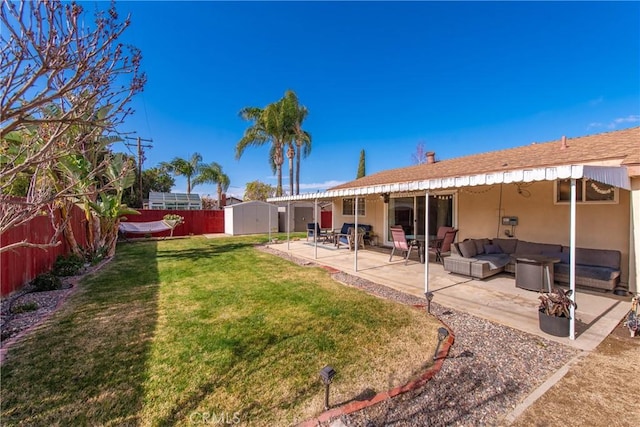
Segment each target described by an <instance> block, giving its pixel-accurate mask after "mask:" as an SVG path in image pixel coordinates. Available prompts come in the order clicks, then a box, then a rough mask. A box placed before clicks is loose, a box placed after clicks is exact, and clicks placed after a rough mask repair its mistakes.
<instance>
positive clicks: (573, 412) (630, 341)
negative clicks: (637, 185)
mask: <svg viewBox="0 0 640 427" xmlns="http://www.w3.org/2000/svg"><path fill="white" fill-rule="evenodd" d="M638 378H640V334H636V336H635V337H633V338H632V337H631V336H630V334H629V330H628V329H627V328H626V327H624V325H623V321H621V322H620V324H619V325H618V326H617V327H616V328H615V329H614V330H613V331H612V332H611V334H610V335H609V336H608V337H607V338H605V340H604V341H603V342H602V343H600V345H599V346H598V347H597V348H596V349H595V350H594V351H592V352H591V353H590V354H588V355H587V356H586V357H584V358H583V359H581V360H580V361H579V362H578V363H576V365H574V366H572V367H571V369H570V370H569V372H568V373H567V375H565V376H564V377H563V378H562V379H561V380H560V381H559V382H558V383H557V384H555V385H554V386H553V387H552V388H551V389H550V390H549V391H548V392H547V393H545V394H544V395H543V396H542V397H541V398H540V399H538V400H537V401H536V402H535V403H534V404H533V405H532V406H531V407H529V408H528V409H527V410H526V411H525V412H524V413H523V414H522V415H521V416H520V417H518V419H517V420H516V421H515V422H514V423H513V424H512V425H513V426H518V427H519V426H522V427H524V426H553V425H570V426H586V425H590V426H631V425H638V422H640V421H639V420H640V405H638V397H639V396H640V381H638Z"/></svg>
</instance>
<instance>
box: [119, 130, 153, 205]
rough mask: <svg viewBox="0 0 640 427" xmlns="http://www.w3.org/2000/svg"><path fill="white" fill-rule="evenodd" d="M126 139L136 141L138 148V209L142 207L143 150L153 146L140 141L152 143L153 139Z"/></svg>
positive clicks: (128, 144)
mask: <svg viewBox="0 0 640 427" xmlns="http://www.w3.org/2000/svg"><path fill="white" fill-rule="evenodd" d="M126 138H127V139H134V140H137V141H138V143H137V146H138V186H139V188H140V207H141V208H142V207H143V206H144V201H143V198H142V163H143V162H144V161H145V157H144V149H145V148H152V147H153V146H152V145H151V144H143V143H142V141H145V142H153V139H144V138H140V137H137V138H131V137H129V136H127V137H126ZM124 145H126V146H127V147H134V146H135V145H134V144H130V143H128V142H125V143H124Z"/></svg>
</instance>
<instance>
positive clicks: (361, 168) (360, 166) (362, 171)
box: [356, 150, 366, 179]
mask: <svg viewBox="0 0 640 427" xmlns="http://www.w3.org/2000/svg"><path fill="white" fill-rule="evenodd" d="M365 175H366V172H365V169H364V150H361V151H360V162H359V163H358V176H356V179H358V178H362V177H363V176H365Z"/></svg>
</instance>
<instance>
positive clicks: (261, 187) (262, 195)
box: [243, 180, 276, 201]
mask: <svg viewBox="0 0 640 427" xmlns="http://www.w3.org/2000/svg"><path fill="white" fill-rule="evenodd" d="M275 195H276V188H275V187H274V186H273V185H269V184H266V183H264V182H261V181H257V180H256V181H251V182H248V183H247V185H246V186H245V189H244V196H243V199H244V200H262V201H266V200H267V199H268V198H269V197H273V196H275Z"/></svg>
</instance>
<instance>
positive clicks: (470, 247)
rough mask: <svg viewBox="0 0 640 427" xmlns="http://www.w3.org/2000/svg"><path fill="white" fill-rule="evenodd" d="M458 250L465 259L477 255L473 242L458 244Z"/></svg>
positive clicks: (466, 241) (467, 241)
mask: <svg viewBox="0 0 640 427" xmlns="http://www.w3.org/2000/svg"><path fill="white" fill-rule="evenodd" d="M458 249H460V254H461V255H462V256H463V257H465V258H473V257H474V256H476V253H477V252H476V244H475V242H474V241H473V240H465V241H464V242H460V243H458Z"/></svg>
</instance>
